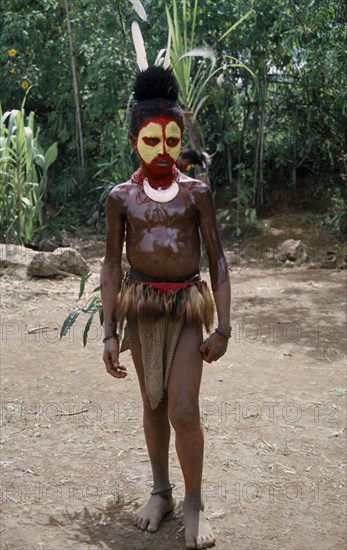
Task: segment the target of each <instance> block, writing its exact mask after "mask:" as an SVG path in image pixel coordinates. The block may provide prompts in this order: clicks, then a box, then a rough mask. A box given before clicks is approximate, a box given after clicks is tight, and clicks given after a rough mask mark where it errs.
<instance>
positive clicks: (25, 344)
mask: <svg viewBox="0 0 347 550" xmlns="http://www.w3.org/2000/svg"><path fill="white" fill-rule="evenodd" d="M298 232H299V233H300V231H299V229H298V231H297V232H296V233H295V232H294V233H295V234H294V233H293V231H292V232H290V231H288V230H285V229H284V228H283V227H282V228H281V227H280V226H278V227H277V229H276V224H275V225H273V226H272V230H271V232H270V233H271V234H272V235H273V236H274V237H276V239H277V238H278V239H280V240H284V239H285V238H297V237H298ZM304 233H305V230H304ZM304 237H305V235H302V238H304ZM276 239H275V240H273V241H272V244H276V242H277V241H276ZM261 242H263V244H264V246H265V248H266V247H268V245H269V244H270V245H271V243H270V241H267V242H266V243H264V239H263V240H262V237H261V236H258V237H255V238H254V240H252V242H251V246H250V247H248V249H247V250H245V249H243V252H242V251H241V252H240V250H239V253H240V257H241V258H242V261H240V262H238V263H236V264H234V265H233V266H231V280H232V329H233V332H232V339H231V341H230V346H229V349H228V352H227V354H226V355H225V356H224V357H223V358H222V359H220V360H219V361H218V362H217V363H215V364H212V365H207V364H205V368H204V376H203V382H202V388H201V398H200V403H201V418H202V422H203V425H204V432H205V464H204V477H203V494H204V500H205V503H206V511H207V516H208V517H209V518H210V522H211V523H212V526H213V528H214V531H215V533H216V536H217V543H216V548H217V549H219V550H258V549H259V550H270V549H276V550H289V549H290V550H292V549H293V550H294V549H295V550H340V549H341V550H342V549H344V548H345V547H346V542H347V537H346V526H345V519H346V517H345V516H346V506H345V502H346V473H345V472H346V443H345V437H346V428H345V416H346V380H345V374H346V363H345V351H346V348H345V336H346V318H345V309H344V305H343V304H344V301H345V298H346V271H345V270H337V269H330V270H327V269H322V268H321V267H319V265H320V261H321V259H322V257H323V256H324V254H325V252H326V250H327V249H328V248H329V246H328V244H329V243H328V242H325V241H324V236H318V237H317V236H316V237H315V239H313V240H312V243H309V248H310V247H311V250H310V254H311V258H312V257H313V256H314V255H315V258H314V261H312V262H308V263H305V264H304V265H301V266H294V267H292V268H284V267H283V266H282V264H281V265H279V264H278V263H275V262H272V263H271V262H270V261H269V257H268V256H266V258H267V261H265V255H263V252H264V250H265V248H264V249H261V248H259V247H260V243H261ZM248 244H249V243H248ZM102 246H103V245H102V244H101V245H100V243H99V246H97V244H93V243H85V245H84V250H85V251H86V252H87V251H89V252H88V254H87V253H86V255H87V256H88V262H89V265H90V267H91V270H92V271H93V275H92V277H91V279H90V280H89V281H88V290H89V291H91V290H92V289H93V288H94V287H95V286H97V284H98V271H99V265H100V258H101V257H102V255H103V251H102ZM250 250H251V251H252V252H250ZM255 252H256V253H257V254H256V253H255ZM260 256H261V257H260ZM318 257H319V258H318ZM263 260H264V261H263ZM0 282H1V294H2V312H3V313H2V323H1V331H2V333H1V375H2V377H1V385H2V411H1V412H2V419H1V420H2V431H1V449H2V453H1V471H2V506H1V507H2V521H1V531H0V534H1V550H34V549H35V550H38V549H40V550H94V549H112V550H151V549H156V550H167V549H172V550H180V549H182V550H183V548H184V534H183V525H182V497H183V490H184V485H183V478H182V474H181V470H180V467H179V463H178V460H177V457H176V454H175V448H174V443H173V442H172V444H171V450H170V468H171V481H172V482H173V483H175V484H176V488H175V490H174V494H175V497H176V501H177V507H176V509H175V511H174V512H173V513H172V514H170V515H169V516H168V517H167V518H166V519H165V521H164V522H163V523H162V525H161V527H160V529H159V531H158V532H157V533H155V534H150V533H148V532H141V531H139V530H138V529H136V528H135V527H133V526H132V524H131V521H130V518H131V515H132V512H133V510H134V509H135V508H136V507H138V506H140V505H141V504H143V503H144V502H145V501H146V498H147V496H148V494H149V492H150V490H151V474H150V464H149V460H148V457H147V452H146V447H145V441H144V435H143V431H142V419H141V417H142V413H141V401H140V394H139V390H138V386H137V381H136V376H135V372H134V368H133V366H132V362H131V357H130V354H129V352H124V357H123V362H124V363H125V364H126V365H127V367H128V371H129V375H128V377H127V378H126V379H125V380H120V381H117V380H115V379H112V378H111V377H110V376H109V375H108V374H107V373H106V371H105V369H104V366H103V363H102V359H101V356H102V342H101V339H102V336H101V330H100V327H99V326H98V324H97V323H96V322H95V323H94V324H93V326H92V328H91V332H90V338H89V343H88V345H87V347H86V348H83V346H82V331H83V327H84V322H83V319H81V321H80V322H78V323H77V325H76V326H75V327H74V329H73V330H72V332H71V333H70V334H69V335H68V336H66V337H65V338H64V339H63V340H62V341H60V340H59V330H60V327H61V324H62V322H63V320H64V318H65V317H66V315H67V313H68V312H69V311H70V310H71V309H72V308H73V307H75V305H76V303H77V296H78V289H79V278H78V277H75V276H71V277H68V278H61V279H37V280H29V279H27V278H25V276H24V275H23V273H19V272H13V271H10V270H4V271H3V273H2V277H1V278H0Z"/></svg>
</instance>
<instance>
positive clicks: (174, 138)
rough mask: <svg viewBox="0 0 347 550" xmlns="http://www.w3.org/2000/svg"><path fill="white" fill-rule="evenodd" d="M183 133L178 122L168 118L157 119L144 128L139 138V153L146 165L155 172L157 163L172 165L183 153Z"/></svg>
mask: <svg viewBox="0 0 347 550" xmlns="http://www.w3.org/2000/svg"><path fill="white" fill-rule="evenodd" d="M181 144H182V131H181V128H180V127H179V126H178V124H177V122H176V121H175V120H173V119H170V118H168V117H155V118H153V119H151V121H150V122H148V123H147V124H146V125H145V126H143V127H142V128H141V130H140V132H139V134H138V137H137V144H136V146H137V152H138V154H139V156H140V158H141V160H142V161H143V162H144V163H145V164H147V165H148V164H149V165H151V168H152V169H154V170H155V165H156V163H160V162H165V161H166V162H167V163H170V164H171V165H172V164H173V163H174V162H175V161H176V160H177V159H178V157H179V154H180V152H181Z"/></svg>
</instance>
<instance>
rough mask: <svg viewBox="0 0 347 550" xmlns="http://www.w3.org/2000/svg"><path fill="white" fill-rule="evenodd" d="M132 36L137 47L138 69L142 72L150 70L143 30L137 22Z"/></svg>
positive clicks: (132, 30) (133, 24) (134, 24)
mask: <svg viewBox="0 0 347 550" xmlns="http://www.w3.org/2000/svg"><path fill="white" fill-rule="evenodd" d="M131 34H132V37H133V42H134V46H135V51H136V56H137V64H138V67H139V69H140V71H145V70H146V69H148V61H147V55H146V48H145V43H144V41H143V37H142V33H141V29H140V26H139V24H138V23H137V21H133V23H132V25H131Z"/></svg>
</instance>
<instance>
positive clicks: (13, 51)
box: [7, 48, 17, 57]
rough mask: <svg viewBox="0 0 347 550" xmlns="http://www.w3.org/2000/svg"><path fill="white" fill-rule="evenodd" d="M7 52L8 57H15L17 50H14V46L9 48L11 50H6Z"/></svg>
mask: <svg viewBox="0 0 347 550" xmlns="http://www.w3.org/2000/svg"><path fill="white" fill-rule="evenodd" d="M7 53H8V55H9V56H10V57H16V55H17V50H15V49H14V48H11V50H8V52H7Z"/></svg>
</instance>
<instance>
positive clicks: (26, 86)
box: [21, 80, 29, 90]
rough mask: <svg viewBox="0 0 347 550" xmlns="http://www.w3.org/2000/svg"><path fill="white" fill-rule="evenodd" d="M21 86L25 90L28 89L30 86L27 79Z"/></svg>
mask: <svg viewBox="0 0 347 550" xmlns="http://www.w3.org/2000/svg"><path fill="white" fill-rule="evenodd" d="M21 88H22V89H23V90H27V89H28V88H29V84H28V83H27V81H26V80H23V82H22V84H21Z"/></svg>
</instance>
